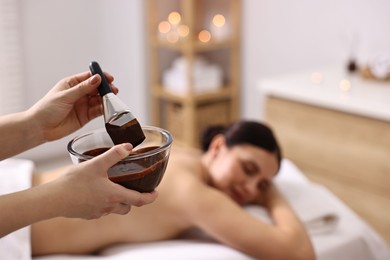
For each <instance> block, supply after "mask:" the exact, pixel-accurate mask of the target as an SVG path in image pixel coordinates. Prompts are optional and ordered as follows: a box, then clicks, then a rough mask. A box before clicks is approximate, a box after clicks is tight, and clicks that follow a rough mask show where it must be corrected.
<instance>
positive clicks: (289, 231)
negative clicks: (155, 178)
mask: <svg viewBox="0 0 390 260" xmlns="http://www.w3.org/2000/svg"><path fill="white" fill-rule="evenodd" d="M277 170H278V162H277V159H276V157H275V155H274V154H271V153H269V152H267V151H265V150H262V149H260V148H257V147H255V146H251V145H239V146H235V147H233V148H228V147H227V146H226V145H225V141H224V138H223V136H217V137H216V138H214V140H213V142H212V145H211V147H210V149H209V151H208V152H207V153H204V154H202V153H201V152H200V151H197V150H191V149H183V148H173V149H172V152H171V156H170V160H169V164H168V167H167V170H166V173H165V176H164V178H163V181H162V183H161V184H160V186H159V187H158V191H159V197H158V199H157V200H156V201H155V202H154V203H152V204H149V205H146V206H143V207H141V208H132V210H131V212H130V214H128V215H126V216H120V215H109V216H106V217H103V218H100V219H96V220H89V221H86V220H81V219H66V218H56V219H51V220H47V221H43V222H40V223H37V224H34V225H33V226H32V250H33V254H34V255H44V254H52V253H74V254H88V253H92V252H96V251H98V250H100V249H102V248H104V247H106V246H109V245H111V244H115V243H123V242H125V243H135V242H146V241H159V240H167V239H172V238H175V237H177V236H179V235H180V234H181V233H182V232H184V231H186V230H188V229H190V228H193V227H197V228H200V229H202V230H203V231H205V232H206V233H208V234H209V235H211V236H212V237H214V238H215V239H216V240H218V241H220V242H221V243H224V244H226V245H228V246H231V247H233V248H236V249H238V250H240V251H242V252H244V253H246V254H248V255H251V256H253V257H256V258H262V259H315V255H314V250H313V247H312V245H311V243H310V240H309V238H308V236H307V234H306V232H305V230H304V228H303V225H302V224H301V222H300V221H299V220H298V218H297V217H296V215H295V214H294V212H293V211H292V209H291V208H290V206H289V205H288V203H287V202H286V200H285V199H284V198H283V197H282V195H281V194H280V193H279V191H278V190H277V189H276V187H275V186H274V185H273V184H272V178H273V177H274V175H275V174H276V172H277ZM48 178H49V175H48V176H47V177H44V178H39V179H37V184H40V183H44V182H46V181H48ZM50 178H51V177H50ZM253 203H256V204H260V203H262V204H263V205H265V206H266V207H267V208H268V210H269V212H270V214H271V216H272V217H273V219H274V224H267V223H265V222H262V221H260V220H258V219H256V218H254V217H253V216H251V215H250V214H248V213H247V212H246V211H245V210H243V209H242V207H241V206H242V205H246V204H253ZM156 216H158V217H156ZM227 227H228V228H227ZM58 234H61V235H58Z"/></svg>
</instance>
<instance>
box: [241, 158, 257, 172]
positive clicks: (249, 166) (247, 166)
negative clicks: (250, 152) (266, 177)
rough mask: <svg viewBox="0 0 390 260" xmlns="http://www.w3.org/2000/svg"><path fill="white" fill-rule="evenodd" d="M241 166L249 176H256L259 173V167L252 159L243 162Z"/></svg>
mask: <svg viewBox="0 0 390 260" xmlns="http://www.w3.org/2000/svg"><path fill="white" fill-rule="evenodd" d="M241 168H242V170H243V171H244V172H245V174H246V175H248V176H254V175H256V174H257V173H259V167H257V165H256V164H255V163H253V162H251V161H243V162H241Z"/></svg>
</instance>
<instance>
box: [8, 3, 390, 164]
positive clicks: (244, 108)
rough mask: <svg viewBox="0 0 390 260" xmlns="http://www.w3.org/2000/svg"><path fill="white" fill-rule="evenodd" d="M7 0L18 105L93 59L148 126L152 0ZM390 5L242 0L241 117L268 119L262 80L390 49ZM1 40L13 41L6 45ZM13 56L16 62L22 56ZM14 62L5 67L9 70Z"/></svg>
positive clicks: (49, 149)
mask: <svg viewBox="0 0 390 260" xmlns="http://www.w3.org/2000/svg"><path fill="white" fill-rule="evenodd" d="M0 2H1V3H2V5H3V6H2V13H1V14H0V17H2V18H3V20H4V21H3V22H4V23H6V22H7V21H8V22H10V23H12V22H13V21H14V22H15V24H14V25H13V27H14V28H15V29H16V30H17V32H16V33H14V34H12V37H13V39H12V47H8V48H10V49H12V51H15V52H17V51H20V54H19V56H16V57H18V59H19V63H17V64H16V65H15V66H16V67H17V66H19V67H17V68H16V69H15V70H16V71H20V73H17V74H18V75H17V76H18V77H19V81H18V82H17V83H14V84H20V85H21V91H20V95H19V99H20V101H21V106H22V107H21V108H19V109H25V108H27V107H29V106H31V105H32V104H33V103H34V102H36V101H37V100H38V99H39V98H40V97H42V96H43V95H44V94H45V93H46V92H47V91H48V90H49V89H50V88H51V87H52V86H53V85H54V84H55V83H56V82H57V81H58V80H60V79H62V78H63V77H65V76H68V75H71V74H74V73H78V72H81V71H85V70H87V69H88V64H89V62H90V61H92V60H97V61H99V62H100V63H101V66H102V67H103V69H105V70H107V71H109V72H111V74H113V75H114V76H115V84H116V85H117V86H118V87H119V88H120V93H119V96H120V98H121V99H123V100H124V101H125V102H126V103H128V104H129V105H130V106H131V108H132V110H133V112H134V114H135V115H136V116H137V117H138V118H139V120H140V121H141V122H142V123H151V121H150V110H149V107H150V104H149V97H148V93H149V88H148V82H149V78H148V77H149V73H150V71H149V70H148V66H149V64H148V62H149V60H148V58H149V57H148V55H149V54H148V42H147V40H148V32H147V24H146V21H147V19H146V16H147V10H145V9H146V2H147V1H142V0H132V1H127V0H115V1H108V0H95V1H90V0H67V1H64V0H34V1H27V0H18V1H11V0H1V1H0ZM166 2H175V1H166ZM388 10H390V2H389V1H386V0H376V1H369V0H354V1H353V0H344V1H336V0H330V1H329V0H328V1H322V0H318V1H309V0H298V1H279V0H276V1H275V0H244V1H241V10H240V14H241V18H240V32H239V36H240V50H241V51H240V58H239V60H240V67H239V68H240V86H239V89H240V112H239V113H240V115H241V116H242V117H244V118H256V119H259V118H261V117H262V111H261V109H260V108H261V104H259V102H260V99H259V98H258V96H259V94H258V91H257V87H256V85H257V82H258V81H259V80H261V79H262V78H264V77H268V76H271V75H278V74H283V73H289V72H294V71H298V70H301V69H311V68H318V67H323V66H329V65H340V66H343V65H344V64H345V62H346V60H347V59H348V58H349V57H348V56H349V55H350V54H351V52H354V53H353V54H354V55H357V57H358V58H359V60H361V61H363V60H365V59H367V58H368V57H369V56H371V55H374V54H375V53H376V52H378V51H389V48H390V47H389V46H390V34H389V29H390V28H389V27H390V16H389V15H388ZM11 14H13V15H11ZM11 16H12V17H11ZM3 31H4V30H3ZM0 39H3V40H5V38H4V37H3V36H1V37H0ZM10 41H11V40H10ZM3 42H4V41H3ZM4 45H5V46H4ZM1 46H3V47H4V48H7V45H6V44H5V43H3V44H2V45H1ZM6 52H7V53H10V51H9V50H6ZM9 55H10V54H9ZM12 55H14V56H13V58H12V60H13V62H12V64H15V63H16V62H15V55H16V54H15V53H13V54H12ZM9 66H10V63H8V64H2V68H8V70H9V69H10V68H9ZM3 71H4V70H3ZM8 74H9V73H8ZM2 78H3V79H4V77H2ZM4 88H5V89H6V90H5V91H2V92H3V93H5V92H6V91H7V89H10V88H11V87H10V85H7V84H5V85H4ZM7 100H9V98H7ZM2 103H3V101H2ZM3 104H4V103H3ZM2 107H6V106H5V105H2ZM16 109H18V108H16ZM98 125H99V126H100V122H98V123H97V124H96V125H92V126H91V128H95V127H96V126H98ZM84 131H85V129H84ZM66 141H67V140H65V141H64V140H63V141H60V142H59V144H57V143H54V144H49V145H45V147H44V148H38V151H39V152H35V151H34V152H33V153H29V154H28V157H31V158H34V159H40V158H41V157H44V158H46V156H49V155H50V156H54V155H60V154H61V155H66V149H65V143H66ZM41 155H43V156H41ZM35 157H36V158H35Z"/></svg>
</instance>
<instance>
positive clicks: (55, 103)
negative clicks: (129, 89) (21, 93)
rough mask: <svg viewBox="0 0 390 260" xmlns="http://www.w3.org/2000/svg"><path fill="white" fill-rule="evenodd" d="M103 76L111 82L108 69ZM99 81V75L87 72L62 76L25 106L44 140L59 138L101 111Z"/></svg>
mask: <svg viewBox="0 0 390 260" xmlns="http://www.w3.org/2000/svg"><path fill="white" fill-rule="evenodd" d="M105 76H106V78H107V80H108V82H109V83H110V84H111V83H112V81H113V80H114V78H113V77H112V76H111V75H110V74H108V73H105ZM100 82H101V77H100V76H99V75H98V74H96V75H94V76H92V75H91V73H90V72H83V73H80V74H77V75H73V76H70V77H67V78H64V79H62V80H60V81H59V82H58V83H57V84H56V85H55V86H54V87H53V88H52V89H51V90H50V91H49V92H48V93H47V94H46V95H45V96H44V97H43V98H42V99H41V100H39V101H38V102H37V103H36V104H35V105H34V106H32V107H31V108H30V109H29V110H28V113H29V115H31V120H34V122H35V126H36V128H35V130H40V131H41V133H42V138H43V142H46V141H52V140H56V139H59V138H62V137H64V136H66V135H68V134H70V133H72V132H74V131H75V130H77V129H79V128H81V127H82V126H84V125H85V124H86V123H88V122H89V121H91V120H92V119H94V118H96V117H98V116H100V115H102V113H103V107H102V98H101V97H100V96H99V93H98V91H97V88H98V86H99V85H100ZM111 87H112V90H113V92H114V93H117V92H118V89H117V88H116V87H115V86H113V85H112V84H111Z"/></svg>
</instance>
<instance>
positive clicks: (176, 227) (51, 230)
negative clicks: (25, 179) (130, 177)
mask: <svg viewBox="0 0 390 260" xmlns="http://www.w3.org/2000/svg"><path fill="white" fill-rule="evenodd" d="M172 149H173V151H172V153H171V156H170V159H169V163H168V166H167V170H166V172H165V175H164V178H163V180H162V182H161V184H160V185H159V187H158V189H157V190H158V192H159V196H158V198H157V200H156V201H155V202H154V203H152V204H149V205H146V206H143V207H132V209H131V211H130V213H129V214H127V215H125V216H122V215H108V216H105V217H102V218H100V219H96V220H80V219H66V218H56V219H51V220H47V221H43V222H40V223H37V224H34V225H33V226H32V250H33V254H34V255H36V254H39V255H41V254H51V253H79V254H80V253H83V254H84V253H92V252H95V251H97V250H99V249H101V248H104V247H106V246H108V245H110V244H113V243H123V242H126V243H136V242H146V241H156V240H166V239H171V238H174V237H177V236H178V235H180V234H181V233H182V232H184V231H186V230H187V229H189V228H191V227H192V224H191V223H190V221H188V218H186V217H185V215H186V213H185V211H186V209H185V208H184V207H183V206H182V204H180V203H178V202H177V199H178V197H179V196H181V195H182V192H185V186H186V185H188V184H189V182H194V181H196V182H201V181H203V180H202V178H201V176H202V172H201V167H200V161H199V160H200V157H201V154H200V152H198V151H197V150H192V149H182V148H172ZM56 174H59V173H56ZM51 179H53V176H46V177H44V178H39V179H38V181H37V184H40V183H43V182H46V181H49V180H51ZM59 234H61V235H59ZM81 241H82V242H81Z"/></svg>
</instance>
